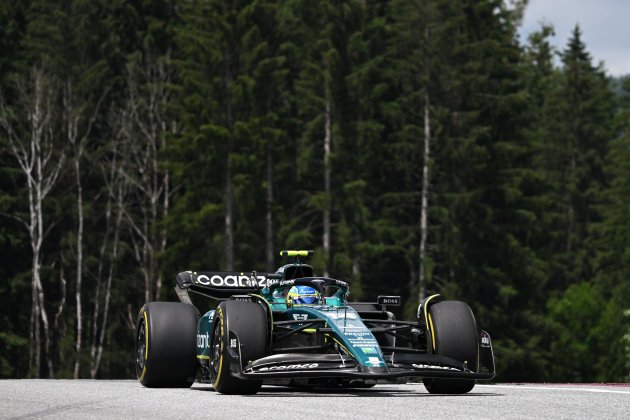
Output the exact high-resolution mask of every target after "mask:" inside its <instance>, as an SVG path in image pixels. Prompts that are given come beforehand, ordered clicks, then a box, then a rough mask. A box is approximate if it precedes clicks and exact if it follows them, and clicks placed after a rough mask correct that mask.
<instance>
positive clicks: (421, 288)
mask: <svg viewBox="0 0 630 420" xmlns="http://www.w3.org/2000/svg"><path fill="white" fill-rule="evenodd" d="M428 7H429V6H428V3H427V4H426V8H427V10H426V13H425V18H426V20H425V26H424V71H425V72H426V74H427V77H426V81H425V86H424V150H423V154H422V191H421V194H420V201H421V203H420V246H419V255H418V264H419V266H418V276H419V278H418V300H419V301H422V300H423V299H424V297H425V295H426V287H427V285H426V264H425V262H426V256H427V255H426V254H427V252H426V249H427V236H428V234H429V230H428V218H429V185H430V178H429V176H430V174H429V164H430V159H431V120H430V113H429V105H430V102H429V81H430V61H429V41H430V33H429V22H430V21H429V11H428Z"/></svg>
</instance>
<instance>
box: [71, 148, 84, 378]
mask: <svg viewBox="0 0 630 420" xmlns="http://www.w3.org/2000/svg"><path fill="white" fill-rule="evenodd" d="M79 148H80V149H81V146H79ZM81 154H82V153H81V152H79V155H78V156H76V158H75V160H74V172H75V175H76V183H77V217H78V219H79V226H78V227H77V267H76V270H77V271H76V274H77V282H76V285H77V286H76V287H77V288H76V291H75V299H76V302H77V339H76V344H75V361H74V372H73V378H74V379H79V370H80V368H81V337H82V336H83V311H82V308H81V285H82V283H83V186H82V185H81V163H80V159H81Z"/></svg>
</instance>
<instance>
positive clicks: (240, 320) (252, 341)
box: [210, 300, 268, 395]
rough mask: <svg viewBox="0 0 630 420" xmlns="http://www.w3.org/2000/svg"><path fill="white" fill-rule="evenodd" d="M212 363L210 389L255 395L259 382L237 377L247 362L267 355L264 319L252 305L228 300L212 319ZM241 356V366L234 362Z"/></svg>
mask: <svg viewBox="0 0 630 420" xmlns="http://www.w3.org/2000/svg"><path fill="white" fill-rule="evenodd" d="M213 325H214V330H213V333H212V348H211V350H210V351H211V363H210V371H211V374H212V380H213V383H212V386H213V387H214V389H215V390H216V391H217V392H220V393H221V394H241V395H246V394H255V393H257V392H258V391H259V390H260V387H261V386H262V380H245V379H241V378H238V377H237V376H236V373H238V372H234V371H235V370H237V369H238V370H239V371H240V370H241V369H242V368H243V367H245V366H247V364H248V363H249V362H250V361H253V360H256V359H260V358H261V357H264V356H265V355H266V353H267V337H268V330H267V315H266V314H265V310H264V309H263V307H262V306H261V305H260V304H258V303H254V302H245V301H238V300H227V301H224V302H221V303H220V304H219V306H218V307H217V310H216V312H215V315H214V322H213ZM230 350H231V351H230ZM230 353H232V354H234V355H240V362H239V361H238V359H236V360H235V359H234V358H233V356H232V355H231V354H230Z"/></svg>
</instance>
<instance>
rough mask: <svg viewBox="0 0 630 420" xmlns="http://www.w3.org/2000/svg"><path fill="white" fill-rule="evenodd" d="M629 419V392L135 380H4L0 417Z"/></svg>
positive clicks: (591, 387) (590, 387)
mask: <svg viewBox="0 0 630 420" xmlns="http://www.w3.org/2000/svg"><path fill="white" fill-rule="evenodd" d="M423 417H425V418H427V417H429V418H432V419H435V418H439V419H441V418H445V419H459V418H462V419H576V418H577V419H616V418H619V419H622V418H623V419H630V386H627V385H626V386H623V385H621V386H620V385H617V386H615V385H600V384H572V385H566V384H564V385H561V384H552V385H550V384H547V385H543V384H498V385H477V386H476V387H475V388H474V389H473V391H472V392H471V393H469V394H466V395H459V396H448V395H430V394H428V393H427V392H426V391H425V389H424V387H423V386H422V385H421V384H407V385H381V384H378V385H376V386H375V387H374V388H370V389H364V390H344V391H336V392H332V393H331V392H308V391H305V390H299V389H287V388H282V387H272V386H265V387H263V389H262V390H261V392H259V393H258V394H257V395H254V396H231V395H221V394H218V393H216V392H214V391H213V389H212V387H211V386H209V385H202V384H195V385H194V386H193V387H192V388H191V389H148V388H143V387H142V386H141V385H140V384H139V383H138V382H136V381H89V380H78V381H71V380H3V381H0V418H2V419H7V418H18V419H30V418H63V419H101V418H102V419H135V420H137V419H162V418H166V419H190V420H193V419H194V420H196V419H200V418H204V419H206V418H208V419H232V420H233V419H341V418H343V419H396V418H405V419H409V420H411V419H416V418H423Z"/></svg>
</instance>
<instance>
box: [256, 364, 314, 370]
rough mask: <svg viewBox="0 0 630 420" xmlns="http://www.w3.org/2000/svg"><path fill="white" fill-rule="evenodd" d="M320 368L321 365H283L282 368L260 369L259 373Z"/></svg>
mask: <svg viewBox="0 0 630 420" xmlns="http://www.w3.org/2000/svg"><path fill="white" fill-rule="evenodd" d="M318 366H319V363H304V364H297V365H282V366H271V367H263V368H260V369H258V372H269V371H273V370H295V369H314V368H316V367H318Z"/></svg>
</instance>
